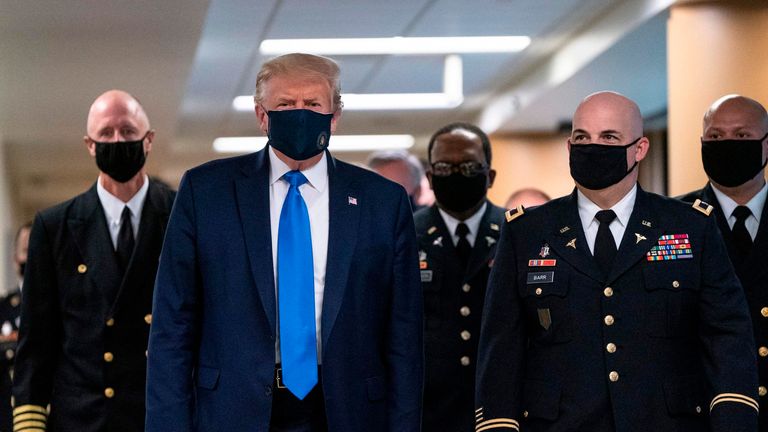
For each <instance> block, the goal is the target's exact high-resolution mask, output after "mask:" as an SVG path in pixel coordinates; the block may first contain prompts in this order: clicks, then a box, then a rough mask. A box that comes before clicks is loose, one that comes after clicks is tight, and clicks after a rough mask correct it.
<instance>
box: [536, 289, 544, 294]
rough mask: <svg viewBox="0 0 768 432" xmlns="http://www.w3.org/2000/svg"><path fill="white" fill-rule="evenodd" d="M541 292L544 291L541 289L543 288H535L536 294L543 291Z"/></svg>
mask: <svg viewBox="0 0 768 432" xmlns="http://www.w3.org/2000/svg"><path fill="white" fill-rule="evenodd" d="M543 292H544V290H543V289H541V288H536V295H541V293H543Z"/></svg>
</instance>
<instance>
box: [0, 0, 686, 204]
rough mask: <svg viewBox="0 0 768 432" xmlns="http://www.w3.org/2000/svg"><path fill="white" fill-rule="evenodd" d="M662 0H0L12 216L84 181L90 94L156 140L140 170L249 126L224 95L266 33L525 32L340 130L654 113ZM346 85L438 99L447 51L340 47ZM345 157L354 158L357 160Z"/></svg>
mask: <svg viewBox="0 0 768 432" xmlns="http://www.w3.org/2000/svg"><path fill="white" fill-rule="evenodd" d="M671 2H672V1H671V0H478V1H466V0H390V1H360V0H312V1H310V0H282V1H281V0H273V1H269V0H212V1H210V2H207V1H202V0H193V1H190V0H163V1H156V0H155V1H150V0H133V1H130V2H121V1H93V0H90V1H86V0H68V1H10V0H8V1H3V2H0V137H2V140H3V146H4V147H5V149H6V152H7V153H6V155H7V161H8V165H9V167H8V169H9V171H10V173H11V177H12V178H11V181H12V188H13V194H14V198H15V200H16V203H17V204H18V206H17V207H18V208H17V209H16V214H17V216H18V217H19V218H28V217H30V216H31V214H32V213H33V212H34V211H35V210H37V209H39V208H41V207H44V206H48V205H50V204H52V203H54V202H57V201H60V200H63V199H66V198H68V197H70V196H72V195H74V194H76V193H77V192H79V191H82V190H84V189H85V188H87V187H88V185H89V184H90V183H91V182H92V181H93V180H94V179H95V176H96V168H95V164H94V162H93V161H92V159H91V158H90V157H89V156H88V154H87V152H86V151H85V148H84V147H83V145H82V136H83V133H84V128H85V117H86V113H87V110H88V107H89V105H90V103H91V101H92V100H93V99H94V98H95V97H96V96H97V95H98V94H100V93H101V92H103V91H104V90H107V89H110V88H122V89H125V90H128V91H129V92H131V93H133V94H134V95H135V96H137V97H138V98H139V99H140V100H141V101H142V103H143V104H144V106H145V108H146V110H147V111H148V114H149V116H150V119H151V121H152V126H153V127H154V128H155V129H156V130H157V140H156V144H155V146H154V150H153V153H152V155H151V156H150V172H151V173H152V174H154V175H157V176H159V177H161V178H163V179H165V180H167V181H169V182H170V183H176V182H177V181H178V179H179V176H180V175H181V173H182V172H183V171H184V170H186V169H188V168H190V167H191V166H194V165H196V164H199V163H202V162H204V161H206V160H209V159H211V158H215V157H221V155H216V154H214V153H213V152H212V150H211V144H212V142H213V139H214V138H216V137H219V136H246V135H255V134H258V133H259V132H258V129H257V127H256V126H257V125H256V123H255V121H254V117H253V114H251V113H242V112H236V111H234V110H233V108H232V99H233V98H234V97H235V96H238V95H242V94H250V93H252V92H253V83H254V79H255V76H256V72H257V71H258V69H259V67H260V65H261V63H262V61H264V60H265V59H264V58H263V57H262V56H261V55H260V54H259V52H258V46H259V43H260V42H261V41H262V40H263V39H265V38H270V39H273V38H330V37H336V38H338V37H391V36H492V35H526V36H530V37H531V38H532V39H533V42H532V44H531V45H530V46H529V47H528V48H527V49H526V50H524V51H522V52H520V53H517V54H508V53H507V54H469V55H467V54H464V55H462V56H461V57H462V60H463V67H464V94H465V102H464V103H463V104H462V105H461V106H459V107H458V108H456V109H453V110H447V111H439V110H438V111H408V112H393V111H387V112H385V111H366V112H353V111H348V112H345V113H344V116H343V119H342V121H341V123H340V130H339V133H344V134H365V133H410V134H413V135H415V136H416V137H417V146H424V145H425V144H426V139H427V138H428V136H429V135H430V134H431V133H432V132H433V131H434V130H436V129H437V128H439V127H440V126H442V125H443V124H445V123H447V122H449V121H454V120H466V121H472V122H487V119H488V118H494V120H493V121H491V122H489V123H488V124H493V125H494V126H495V129H496V128H498V131H500V132H523V131H525V132H530V131H543V132H550V131H553V130H555V129H556V128H557V126H558V125H559V124H560V123H562V122H564V121H567V120H568V118H569V116H570V114H571V113H572V111H573V109H574V107H575V105H576V104H577V103H578V101H579V100H580V99H581V98H583V97H584V96H585V95H586V94H588V93H590V92H592V91H596V90H601V89H614V90H618V91H621V92H623V93H625V94H627V95H628V96H630V97H633V98H635V99H636V100H637V101H638V102H639V104H640V106H641V109H642V111H643V112H644V113H645V114H649V115H652V114H655V113H657V112H663V111H664V109H665V108H666V85H667V84H666V16H667V15H666V12H665V9H666V8H667V7H668V6H669V3H671ZM336 59H337V60H338V61H339V63H340V65H341V68H342V89H343V91H345V92H354V93H401V92H425V93H426V92H439V91H441V89H442V73H443V60H444V58H443V56H341V57H337V58H336ZM347 157H352V158H360V157H361V155H351V156H347Z"/></svg>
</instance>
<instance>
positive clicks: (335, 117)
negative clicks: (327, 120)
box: [331, 109, 341, 134]
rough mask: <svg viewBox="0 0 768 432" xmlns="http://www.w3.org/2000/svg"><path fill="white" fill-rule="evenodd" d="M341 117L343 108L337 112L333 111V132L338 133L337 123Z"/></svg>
mask: <svg viewBox="0 0 768 432" xmlns="http://www.w3.org/2000/svg"><path fill="white" fill-rule="evenodd" d="M340 118H341V110H340V109H337V110H336V112H334V113H333V117H332V118H331V133H332V134H333V133H336V124H337V123H338V121H339V119H340Z"/></svg>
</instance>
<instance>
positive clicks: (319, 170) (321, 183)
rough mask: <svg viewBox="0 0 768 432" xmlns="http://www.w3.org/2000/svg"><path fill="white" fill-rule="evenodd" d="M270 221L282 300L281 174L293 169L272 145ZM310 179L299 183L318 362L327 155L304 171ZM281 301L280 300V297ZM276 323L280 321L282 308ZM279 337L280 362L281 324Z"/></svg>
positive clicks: (285, 185) (325, 250)
mask: <svg viewBox="0 0 768 432" xmlns="http://www.w3.org/2000/svg"><path fill="white" fill-rule="evenodd" d="M268 152H269V220H270V228H271V230H272V267H273V271H274V275H275V294H276V296H277V297H276V298H278V299H279V296H280V293H279V292H278V287H277V235H278V233H279V230H280V212H281V211H282V209H283V202H284V201H285V197H286V195H288V189H289V188H290V185H289V184H288V182H287V181H286V180H284V179H283V178H282V177H283V175H284V174H285V173H287V172H288V171H290V170H291V169H290V168H289V167H288V165H286V164H285V162H283V161H281V160H280V159H279V158H278V157H277V155H275V152H274V150H272V147H270V148H269V150H268ZM301 173H302V174H304V177H306V178H307V182H306V183H304V184H303V185H301V186H299V192H300V193H301V197H302V198H304V202H305V203H306V204H307V211H308V212H309V226H310V233H311V235H312V260H313V261H314V277H315V331H316V333H315V335H316V338H317V362H318V364H320V359H321V358H322V355H321V354H322V352H321V351H320V350H321V348H322V347H321V343H320V342H321V335H322V332H321V328H320V322H321V318H322V313H323V294H324V292H325V265H326V262H327V261H328V227H329V225H328V220H329V219H328V201H329V199H328V197H329V193H328V162H327V161H326V155H325V153H323V157H322V158H321V159H320V161H319V162H318V163H316V164H315V165H314V166H312V167H311V168H309V169H307V170H304V171H302V172H301ZM278 301H279V300H278ZM275 310H276V311H277V312H278V317H277V322H278V323H279V322H280V317H279V310H280V308H279V307H278V308H276V309H275ZM277 333H278V337H277V339H276V341H275V355H276V356H275V358H276V361H277V362H278V363H279V362H280V337H279V335H280V325H279V324H278V326H277Z"/></svg>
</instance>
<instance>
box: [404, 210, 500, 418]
mask: <svg viewBox="0 0 768 432" xmlns="http://www.w3.org/2000/svg"><path fill="white" fill-rule="evenodd" d="M414 219H415V221H416V235H417V237H418V240H419V267H420V269H421V286H422V289H423V290H424V320H425V332H424V356H425V359H426V361H425V369H424V372H425V382H424V414H423V421H422V430H423V431H424V432H451V431H456V432H467V431H471V430H472V429H473V426H474V416H473V415H472V411H473V408H472V407H473V406H474V388H475V364H476V360H477V340H478V336H480V317H481V315H482V314H481V312H482V309H483V299H484V298H485V286H486V285H487V284H488V274H489V273H490V268H491V266H492V265H493V255H494V253H495V252H496V243H497V242H498V240H499V235H500V228H501V223H502V220H503V219H504V210H503V209H502V208H501V207H496V206H494V205H493V204H491V203H490V202H488V204H487V205H486V208H485V210H484V213H483V216H482V218H481V220H480V224H479V225H478V232H477V235H476V237H475V243H474V245H473V247H472V253H471V255H470V258H469V264H468V265H467V268H466V269H464V268H462V266H461V264H460V262H459V256H458V254H457V252H456V247H455V246H454V244H453V240H452V238H453V236H452V235H451V233H450V232H449V231H448V228H447V227H446V225H445V221H444V220H443V218H442V216H440V211H439V210H438V207H437V206H436V205H433V206H432V207H429V208H424V209H422V210H420V211H418V212H417V213H416V214H415V215H414Z"/></svg>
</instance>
